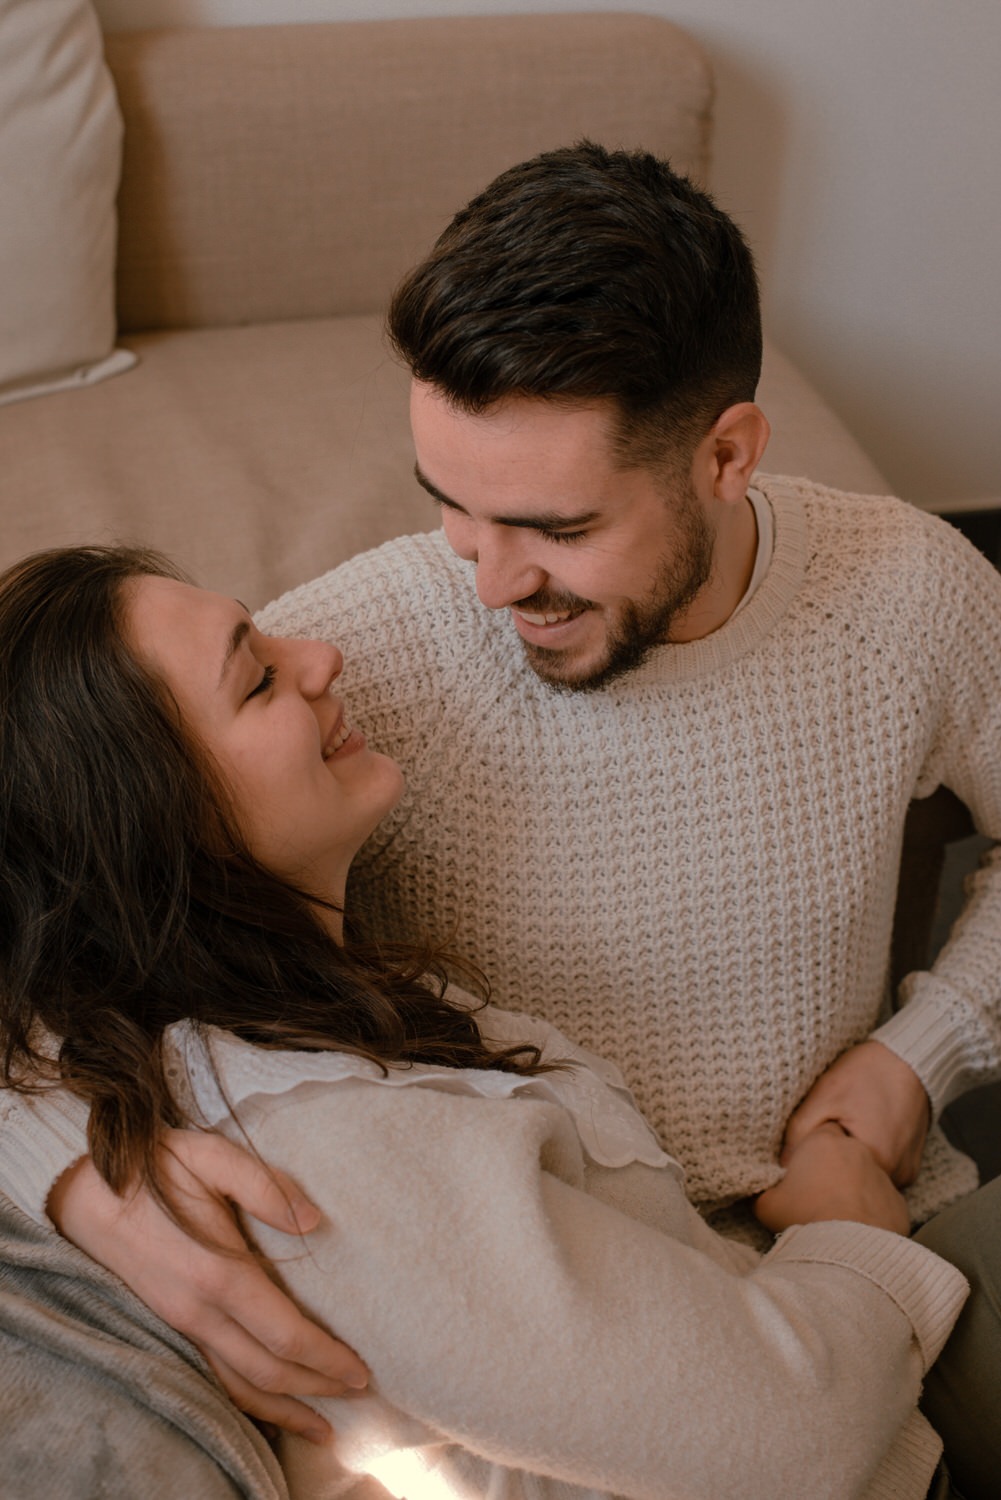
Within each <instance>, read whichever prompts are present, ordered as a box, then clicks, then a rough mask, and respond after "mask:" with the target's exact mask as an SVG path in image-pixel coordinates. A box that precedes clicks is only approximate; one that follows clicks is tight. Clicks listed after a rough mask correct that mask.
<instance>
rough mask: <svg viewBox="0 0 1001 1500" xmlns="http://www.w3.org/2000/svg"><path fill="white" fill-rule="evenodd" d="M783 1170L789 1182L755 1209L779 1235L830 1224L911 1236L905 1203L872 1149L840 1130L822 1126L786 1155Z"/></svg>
mask: <svg viewBox="0 0 1001 1500" xmlns="http://www.w3.org/2000/svg"><path fill="white" fill-rule="evenodd" d="M782 1164H783V1166H784V1167H785V1169H786V1175H785V1177H784V1178H783V1179H782V1181H781V1182H779V1183H776V1185H775V1187H773V1188H768V1189H767V1191H766V1192H764V1193H761V1194H759V1196H758V1198H757V1199H756V1201H755V1204H754V1212H755V1214H756V1215H757V1217H758V1218H759V1219H760V1220H761V1222H762V1224H764V1225H765V1227H766V1229H770V1230H772V1232H773V1233H774V1234H778V1233H779V1231H780V1230H782V1229H788V1228H789V1226H790V1225H791V1224H812V1223H816V1222H821V1221H824V1220H828V1219H850V1220H853V1221H854V1222H855V1223H858V1224H874V1225H875V1226H876V1227H877V1228H878V1229H892V1230H894V1231H895V1232H896V1233H897V1234H908V1233H909V1232H910V1219H909V1217H908V1213H907V1205H906V1203H905V1202H904V1199H903V1197H902V1196H901V1194H900V1193H898V1191H897V1189H896V1188H895V1187H894V1185H893V1183H892V1182H891V1180H890V1178H889V1176H888V1175H887V1174H886V1172H884V1171H883V1168H882V1167H881V1166H880V1165H879V1163H878V1162H877V1161H876V1158H875V1157H874V1156H873V1154H872V1152H871V1151H870V1150H869V1147H868V1146H866V1145H864V1144H863V1142H862V1141H860V1140H857V1139H856V1138H855V1137H854V1136H850V1135H847V1134H846V1133H845V1132H844V1131H843V1130H842V1129H841V1127H840V1125H834V1124H828V1125H818V1126H817V1128H816V1129H815V1130H812V1131H811V1132H810V1133H809V1135H805V1136H804V1137H803V1138H802V1140H801V1141H800V1142H799V1144H798V1145H796V1146H795V1147H793V1148H792V1149H791V1150H789V1151H788V1152H787V1153H783V1158H782Z"/></svg>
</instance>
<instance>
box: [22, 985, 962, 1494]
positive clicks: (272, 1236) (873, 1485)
mask: <svg viewBox="0 0 1001 1500" xmlns="http://www.w3.org/2000/svg"><path fill="white" fill-rule="evenodd" d="M479 1020H480V1024H481V1028H482V1029H483V1031H484V1034H485V1035H486V1036H487V1037H488V1038H490V1039H491V1040H492V1041H493V1042H495V1043H497V1044H500V1045H504V1044H506V1043H511V1042H513V1041H518V1040H520V1041H530V1042H534V1043H535V1044H536V1045H538V1046H539V1047H540V1049H541V1051H542V1053H543V1056H544V1057H545V1058H546V1060H553V1061H555V1060H560V1059H568V1060H569V1061H570V1062H571V1063H572V1067H571V1068H570V1069H569V1070H566V1071H561V1072H558V1073H553V1074H549V1075H542V1076H540V1077H538V1078H528V1079H526V1078H520V1077H517V1076H516V1075H512V1074H506V1073H496V1072H473V1071H468V1070H458V1069H446V1068H440V1067H429V1066H414V1067H412V1068H409V1069H391V1070H390V1071H389V1073H388V1074H387V1075H384V1074H383V1073H382V1072H381V1071H380V1069H379V1068H378V1067H377V1066H376V1065H375V1064H373V1063H370V1062H368V1061H366V1060H365V1059H360V1058H357V1057H351V1056H346V1055H344V1054H339V1053H331V1052H325V1053H317V1052H313V1053H297V1052H279V1051H271V1050H265V1049H261V1048H257V1047H254V1046H251V1045H250V1044H249V1043H247V1042H243V1041H240V1040H238V1039H237V1038H235V1037H233V1036H232V1035H230V1034H228V1033H226V1032H223V1031H217V1030H213V1029H209V1030H208V1031H207V1032H206V1034H205V1040H204V1041H203V1038H202V1037H201V1036H199V1035H198V1034H196V1033H195V1032H194V1031H193V1029H192V1028H191V1027H189V1026H188V1025H187V1024H186V1023H181V1024H178V1025H175V1026H173V1027H171V1028H170V1029H169V1031H168V1033H167V1036H166V1042H165V1048H164V1052H165V1059H166V1063H167V1072H168V1077H169V1079H170V1082H171V1086H172V1091H173V1093H174V1096H175V1098H176V1100H177V1102H178V1104H179V1105H180V1107H181V1110H182V1112H183V1113H184V1115H185V1117H186V1118H187V1119H188V1120H190V1121H191V1122H192V1123H195V1124H200V1125H202V1126H205V1127H207V1128H215V1129H219V1130H221V1131H222V1132H223V1133H224V1134H226V1135H228V1136H229V1138H230V1139H231V1140H234V1141H236V1142H238V1143H240V1144H245V1143H246V1141H247V1139H248V1137H249V1139H250V1140H251V1141H252V1142H253V1144H254V1146H255V1147H256V1149H257V1150H258V1152H259V1153H260V1155H261V1157H262V1159H263V1160H265V1161H267V1162H269V1163H271V1164H272V1165H273V1166H276V1167H281V1168H284V1170H286V1171H287V1172H288V1173H289V1174H290V1175H291V1176H292V1177H293V1178H295V1179H296V1181H297V1182H298V1183H299V1184H300V1186H301V1187H302V1188H303V1189H304V1190H305V1191H306V1193H307V1194H308V1195H309V1196H310V1198H311V1199H312V1201H313V1202H314V1203H316V1204H317V1205H318V1206H319V1207H320V1208H321V1209H322V1210H323V1211H324V1218H323V1221H322V1222H321V1224H320V1226H319V1228H318V1229H316V1230H315V1231H313V1232H312V1233H311V1234H310V1235H309V1236H308V1238H307V1240H306V1241H305V1242H304V1243H303V1244H302V1245H300V1244H299V1243H297V1242H296V1241H295V1240H294V1239H292V1238H291V1237H290V1236H288V1235H284V1234H280V1233H278V1232H277V1231H273V1230H270V1229H268V1227H267V1226H266V1225H263V1224H261V1225H252V1229H253V1232H254V1233H255V1235H256V1238H257V1240H258V1243H259V1245H260V1248H261V1250H262V1251H263V1252H264V1254H265V1255H267V1256H268V1258H269V1259H270V1260H271V1262H272V1264H273V1266H274V1267H275V1268H276V1274H277V1276H278V1277H279V1279H280V1280H281V1282H282V1283H283V1284H284V1285H285V1286H286V1287H287V1288H288V1289H289V1291H290V1292H291V1293H292V1295H293V1296H294V1297H295V1298H296V1299H297V1301H298V1302H299V1304H300V1305H301V1306H302V1307H303V1308H304V1309H305V1310H306V1311H307V1312H309V1313H310V1314H311V1315H312V1316H313V1317H315V1318H316V1319H318V1320H319V1321H320V1322H323V1323H326V1324H327V1325H328V1326H332V1327H334V1328H336V1330H337V1332H338V1334H339V1336H340V1337H341V1338H343V1339H345V1340H346V1341H347V1342H348V1343H350V1344H351V1345H353V1347H355V1348H356V1349H357V1350H358V1351H359V1353H360V1354H361V1355H362V1356H363V1358H364V1359H365V1361H366V1363H367V1364H368V1366H369V1368H370V1370H371V1372H372V1377H373V1378H372V1383H371V1385H370V1388H369V1391H368V1392H367V1393H366V1394H365V1395H363V1396H359V1395H358V1394H357V1393H352V1394H351V1395H349V1396H348V1397H347V1398H345V1399H341V1400H329V1401H328V1400H324V1401H317V1402H316V1403H315V1404H316V1405H317V1407H318V1408H319V1409H320V1410H322V1411H323V1412H324V1414H325V1415H326V1416H327V1417H328V1418H329V1419H330V1421H331V1423H332V1425H333V1427H334V1430H335V1432H336V1433H337V1441H336V1444H335V1445H334V1446H333V1447H324V1448H322V1449H319V1450H318V1449H316V1448H313V1447H312V1446H311V1445H310V1444H308V1443H306V1442H305V1441H304V1440H301V1439H299V1440H297V1439H286V1440H285V1442H284V1446H283V1451H282V1454H281V1459H282V1466H283V1468H284V1469H285V1471H286V1475H287V1478H288V1481H289V1489H290V1494H291V1500H335V1497H338V1500H341V1497H346V1496H347V1495H348V1494H350V1495H351V1496H352V1497H357V1500H362V1497H364V1500H377V1497H378V1496H380V1495H381V1496H383V1500H385V1497H384V1491H383V1490H382V1489H380V1488H378V1487H373V1486H371V1485H365V1487H364V1488H358V1476H360V1475H372V1476H374V1477H375V1478H377V1479H378V1480H380V1481H381V1483H383V1484H385V1485H386V1487H387V1488H388V1489H389V1490H390V1492H391V1493H393V1494H402V1495H407V1496H409V1497H411V1500H413V1497H414V1496H421V1497H422V1500H611V1497H613V1496H618V1497H623V1496H625V1497H632V1500H682V1497H684V1500H724V1497H726V1496H730V1495H740V1496H741V1497H742V1500H803V1496H804V1494H806V1493H808V1494H809V1496H810V1500H863V1497H864V1500H923V1497H924V1495H925V1492H926V1490H927V1487H928V1483H929V1480H930V1478H931V1475H932V1471H933V1470H934V1467H935V1464H936V1461H937V1458H938V1455H939V1453H940V1451H941V1443H940V1442H939V1440H938V1438H937V1437H936V1435H935V1434H934V1432H933V1431H932V1430H931V1428H930V1427H929V1425H928V1423H927V1421H926V1420H925V1419H924V1418H923V1417H922V1416H921V1414H920V1413H919V1412H918V1411H917V1409H916V1401H917V1397H918V1392H919V1389H920V1384H921V1379H922V1376H923V1375H924V1373H925V1372H926V1371H927V1369H928V1367H929V1365H930V1364H931V1363H932V1361H933V1360H934V1359H935V1358H936V1356H937V1355H938V1353H939V1352H940V1350H941V1348H942V1345H943V1344H944V1342H945V1339H946V1337H947V1335H948V1333H949V1331H950V1329H951V1327H952V1325H953V1323H954V1321H955V1319H956V1316H957V1313H958V1311H959V1309H960V1307H961V1306H962V1303H963V1300H964V1298H965V1295H966V1282H965V1280H964V1278H963V1277H962V1275H961V1274H960V1273H959V1272H958V1271H957V1270H956V1269H955V1267H953V1266H950V1265H947V1264H946V1262H945V1261H943V1260H940V1259H939V1258H938V1256H936V1255H933V1254H932V1253H931V1251H929V1250H926V1249H925V1248H924V1247H923V1246H921V1245H919V1244H917V1243H916V1242H914V1241H913V1240H908V1239H904V1238H902V1237H901V1236H899V1235H896V1234H890V1233H888V1232H887V1231H886V1230H882V1229H875V1228H870V1227H868V1226H866V1225H861V1224H852V1223H827V1224H810V1225H806V1226H803V1227H800V1228H796V1229H792V1230H789V1231H788V1232H787V1233H786V1234H784V1235H782V1236H781V1237H780V1239H779V1240H778V1242H777V1243H776V1245H775V1246H774V1248H773V1249H772V1250H771V1251H770V1253H769V1254H768V1255H766V1256H765V1257H764V1258H763V1259H762V1258H760V1257H759V1256H758V1255H757V1254H756V1253H755V1252H754V1251H753V1250H751V1249H749V1248H748V1247H747V1246H745V1245H738V1244H734V1243H732V1242H731V1241H729V1240H726V1239H723V1238H722V1237H721V1236H720V1235H718V1234H715V1233H714V1232H713V1231H712V1230H711V1229H710V1228H709V1227H708V1226H707V1225H706V1224H705V1223H704V1222H703V1220H702V1219H700V1217H699V1215H698V1214H697V1213H696V1212H695V1210H694V1209H693V1208H692V1207H691V1205H690V1204H689V1203H688V1201H687V1199H686V1196H685V1191H684V1186H683V1180H682V1172H681V1169H680V1167H679V1166H678V1165H677V1164H676V1163H675V1162H673V1161H671V1160H670V1159H669V1158H667V1157H666V1156H665V1155H664V1153H663V1151H661V1149H660V1148H659V1146H658V1145H657V1142H656V1140H655V1138H654V1137H653V1135H652V1133H651V1132H650V1130H649V1127H648V1126H647V1125H646V1124H645V1123H644V1122H643V1120H642V1118H641V1117H640V1116H639V1115H638V1114H637V1113H636V1110H635V1108H634V1107H633V1105H632V1103H631V1101H630V1100H629V1098H628V1096H627V1094H626V1091H625V1090H624V1089H623V1088H622V1086H621V1084H622V1080H621V1078H620V1077H619V1076H617V1075H616V1073H615V1070H614V1068H612V1067H610V1065H608V1064H606V1063H605V1062H604V1061H603V1060H600V1059H596V1058H589V1057H588V1056H586V1055H584V1054H582V1053H581V1052H580V1051H579V1049H577V1048H575V1047H574V1046H573V1044H571V1043H568V1042H567V1040H566V1038H564V1037H561V1036H560V1035H559V1034H558V1033H556V1032H554V1031H553V1029H552V1028H551V1027H549V1026H548V1025H547V1024H546V1023H545V1022H544V1021H540V1020H536V1019H534V1018H530V1017H524V1016H515V1015H508V1014H505V1013H503V1012H498V1011H497V1010H496V1009H495V1008H491V1009H490V1010H488V1011H487V1012H485V1013H483V1014H482V1015H481V1016H480V1018H479ZM206 1042H207V1046H208V1049H209V1050H208V1051H207V1050H206ZM209 1052H210V1054H211V1061H210V1058H209ZM233 1111H235V1113H236V1116H237V1118H238V1119H239V1124H236V1123H235V1121H234V1118H233V1113H232V1112H233ZM0 1113H2V1115H3V1128H2V1129H0V1191H2V1192H4V1193H6V1194H7V1195H8V1196H9V1197H10V1198H12V1199H13V1200H14V1202H15V1203H17V1204H18V1206H19V1207H21V1208H22V1209H23V1210H24V1211H25V1212H26V1213H28V1214H30V1215H31V1216H32V1217H33V1218H35V1219H38V1220H40V1221H44V1218H45V1200H46V1196H47V1194H48V1189H49V1185H50V1183H51V1181H52V1176H53V1167H54V1165H55V1164H54V1161H53V1160H50V1159H48V1158H47V1157H46V1154H45V1149H44V1146H45V1142H46V1140H49V1141H52V1140H54V1139H55V1138H56V1137H55V1135H46V1133H45V1132H39V1131H38V1129H37V1123H38V1116H39V1114H41V1115H42V1117H43V1118H45V1117H46V1116H47V1117H48V1118H49V1119H50V1120H55V1121H57V1122H60V1123H61V1126H62V1130H63V1149H64V1150H65V1152H66V1154H67V1157H68V1159H73V1157H75V1156H79V1155H80V1153H81V1152H82V1151H83V1150H84V1149H85V1146H86V1136H85V1129H86V1116H87V1112H86V1108H85V1107H84V1106H83V1104H82V1103H81V1101H79V1100H77V1099H73V1098H71V1097H69V1096H66V1095H64V1094H61V1093H58V1092H57V1093H53V1094H48V1095H46V1096H45V1100H44V1107H41V1101H39V1100H38V1099H37V1098H32V1097H31V1096H26V1095H18V1094H12V1093H9V1092H8V1093H6V1094H3V1095H0ZM113 1354H114V1351H113V1350H112V1355H113ZM156 1395H157V1393H156V1391H155V1390H154V1391H153V1392H152V1395H151V1397H150V1399H151V1400H155V1399H156ZM118 1457H119V1459H121V1460H122V1461H127V1455H125V1454H122V1453H119V1454H118ZM804 1476H806V1477H804ZM804 1486H806V1488H804Z"/></svg>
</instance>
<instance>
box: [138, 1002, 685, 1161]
mask: <svg viewBox="0 0 1001 1500" xmlns="http://www.w3.org/2000/svg"><path fill="white" fill-rule="evenodd" d="M452 993H454V994H455V997H456V998H457V999H459V1000H467V999H468V997H466V996H464V995H462V993H461V991H453V992H452ZM476 1019H477V1023H478V1025H479V1027H480V1031H481V1033H482V1034H483V1036H484V1039H485V1040H487V1041H489V1042H493V1043H495V1044H498V1045H500V1046H510V1045H511V1044H513V1043H516V1042H528V1043H531V1044H532V1045H534V1046H537V1047H539V1048H540V1050H541V1052H542V1056H543V1059H544V1060H545V1061H547V1062H556V1061H561V1062H568V1063H571V1064H573V1066H572V1067H570V1068H567V1069H564V1070H561V1071H559V1072H555V1073H542V1074H539V1075H537V1076H531V1077H522V1076H521V1075H520V1074H517V1073H501V1072H493V1071H486V1070H482V1069H474V1068H446V1067H440V1066H438V1065H436V1064H426V1063H413V1064H411V1065H409V1066H407V1067H405V1068H390V1070H389V1072H388V1073H387V1074H385V1075H384V1074H383V1073H382V1071H381V1069H380V1068H379V1067H378V1066H377V1065H376V1064H375V1063H373V1062H370V1061H369V1060H368V1059H367V1058H364V1057H355V1056H352V1055H351V1054H349V1053H345V1052H292V1051H272V1050H271V1049H269V1048H264V1047H256V1046H254V1045H253V1044H251V1043H250V1042H245V1041H242V1040H241V1039H240V1038H239V1037H235V1036H234V1035H233V1034H232V1032H228V1031H223V1030H221V1029H219V1028H218V1027H208V1028H203V1030H202V1031H201V1032H199V1031H198V1030H196V1028H195V1027H194V1026H193V1025H192V1024H191V1023H190V1022H188V1021H180V1022H177V1023H175V1024H174V1025H173V1026H171V1027H169V1028H168V1030H167V1032H166V1036H165V1042H166V1052H167V1055H166V1067H167V1076H168V1079H169V1082H170V1085H171V1089H172V1092H173V1094H174V1097H175V1099H176V1101H177V1103H178V1105H179V1106H180V1107H181V1109H182V1110H183V1111H184V1112H185V1113H186V1114H187V1115H188V1116H189V1117H190V1118H191V1119H192V1120H197V1121H200V1122H201V1123H202V1124H203V1125H204V1126H206V1127H207V1128H210V1129H211V1128H212V1127H213V1126H215V1125H217V1124H219V1122H220V1121H221V1120H223V1119H226V1118H227V1117H229V1115H230V1114H231V1113H232V1112H233V1110H238V1109H239V1106H240V1105H241V1104H245V1103H247V1102H248V1101H249V1100H251V1099H253V1098H255V1097H260V1096H261V1095H264V1096H267V1095H271V1094H283V1093H286V1092H287V1091H288V1090H290V1089H292V1088H295V1086H296V1085H297V1084H300V1083H306V1082H324V1083H329V1084H331V1085H334V1084H337V1083H341V1082H343V1081H344V1080H346V1079H361V1080H364V1081H366V1082H369V1083H373V1084H378V1085H379V1086H380V1087H382V1088H433V1089H439V1090H442V1091H444V1092H448V1093H455V1094H478V1095H480V1096H481V1097H482V1098H485V1099H502V1098H508V1097H510V1096H512V1095H516V1094H517V1095H520V1096H523V1097H526V1098H531V1099H545V1100H547V1101H549V1102H550V1103H553V1104H558V1105H560V1106H561V1107H562V1108H563V1109H565V1110H566V1111H567V1113H568V1114H569V1115H570V1117H571V1119H572V1120H573V1122H574V1125H575V1126H576V1129H577V1134H578V1136H579V1137H580V1142H581V1145H582V1146H583V1148H584V1150H585V1152H586V1153H587V1155H588V1157H589V1158H590V1160H591V1161H592V1162H594V1163H595V1165H596V1166H600V1167H625V1166H628V1165H629V1164H630V1163H631V1162H642V1163H643V1164H644V1165H646V1166H649V1167H670V1168H673V1169H674V1170H675V1172H676V1173H677V1175H678V1176H679V1177H680V1176H682V1175H683V1174H682V1169H681V1167H680V1166H679V1165H678V1163H677V1162H676V1161H674V1159H673V1158H672V1157H670V1156H668V1155H667V1154H666V1152H664V1151H662V1150H661V1147H660V1145H659V1143H658V1141H657V1137H656V1136H655V1135H654V1133H653V1131H652V1130H651V1128H650V1126H649V1125H648V1124H647V1122H646V1120H644V1118H643V1116H642V1115H641V1114H640V1112H639V1110H638V1109H637V1108H636V1105H635V1103H634V1102H633V1097H632V1095H631V1093H630V1092H629V1089H628V1088H627V1087H626V1084H625V1081H624V1080H623V1077H622V1075H621V1073H620V1072H619V1070H618V1068H616V1067H615V1065H614V1064H613V1063H610V1062H608V1061H607V1060H606V1059H604V1058H600V1057H595V1055H594V1054H593V1053H591V1052H586V1051H585V1050H584V1048H583V1047H578V1046H576V1045H575V1043H573V1042H571V1041H570V1040H569V1038H568V1037H565V1036H564V1035H563V1034H562V1032H559V1031H557V1030H556V1028H555V1027H554V1026H550V1025H549V1023H548V1022H546V1021H542V1020H540V1019H538V1018H537V1017H535V1016H523V1015H517V1014H515V1013H514V1012H511V1011H505V1010H499V1009H498V1008H497V1007H495V1006H492V1005H491V1006H487V1007H486V1008H485V1009H484V1010H481V1011H478V1012H477V1017H476ZM220 1084H222V1086H223V1087H224V1088H225V1093H223V1087H221V1086H220Z"/></svg>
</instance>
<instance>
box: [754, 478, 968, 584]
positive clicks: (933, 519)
mask: <svg viewBox="0 0 1001 1500" xmlns="http://www.w3.org/2000/svg"><path fill="white" fill-rule="evenodd" d="M755 483H756V485H757V486H758V488H759V489H760V490H761V491H762V492H763V493H764V494H765V495H766V496H767V498H768V499H769V501H770V503H771V505H772V508H773V511H774V512H775V514H776V520H777V524H778V525H781V519H782V515H783V513H784V512H785V513H786V514H788V512H789V511H790V509H793V510H796V509H798V510H799V511H801V512H805V514H806V518H807V526H808V532H809V546H810V552H811V557H812V562H813V568H814V573H815V575H816V574H817V573H819V572H823V571H826V570H829V569H834V570H836V571H837V572H838V573H841V572H842V571H844V572H846V573H849V574H855V573H858V574H859V575H860V576H861V575H862V574H867V575H868V576H869V578H870V579H875V578H876V577H877V576H881V575H882V573H883V572H884V570H885V572H886V574H887V580H886V581H887V584H888V586H892V581H893V579H896V580H898V582H899V584H900V587H901V588H909V589H911V590H913V589H914V588H915V587H918V586H920V585H921V583H922V582H926V583H927V584H928V586H929V587H930V588H931V589H933V590H934V589H935V588H936V586H938V587H941V586H942V585H943V584H944V585H946V586H947V587H949V586H951V585H952V583H953V582H955V581H956V580H959V579H963V578H967V577H969V576H970V575H971V574H979V575H981V576H986V575H985V573H984V569H985V559H984V558H983V557H982V556H981V554H980V553H978V552H977V550H976V548H975V547H973V546H972V544H971V543H970V542H968V541H967V539H966V538H965V537H964V536H963V535H962V534H961V533H960V532H959V531H957V529H956V528H955V527H954V526H952V525H951V524H950V523H949V522H948V521H945V520H943V519H942V518H941V517H940V516H936V515H934V514H933V513H931V512H930V511H926V510H923V509H921V507H920V506H917V505H914V504H912V503H911V502H910V501H907V500H902V499H900V498H899V497H897V496H896V495H863V494H857V493H853V492H850V491H845V490H838V489H834V488H833V487H832V486H830V485H823V484H819V483H816V482H815V481H813V480H810V479H805V478H788V477H786V476H773V475H767V474H760V475H757V476H756V478H755ZM986 570H987V573H990V572H991V571H992V570H991V569H990V566H989V564H987V565H986ZM988 583H990V580H988Z"/></svg>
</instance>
